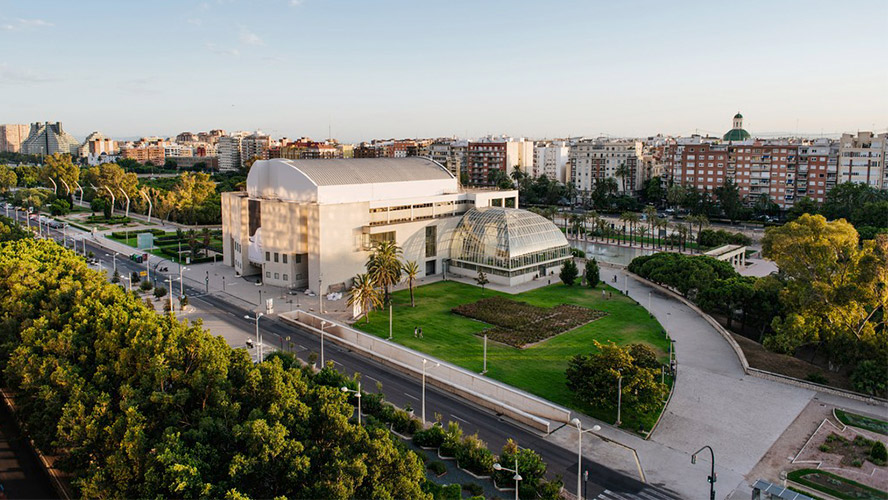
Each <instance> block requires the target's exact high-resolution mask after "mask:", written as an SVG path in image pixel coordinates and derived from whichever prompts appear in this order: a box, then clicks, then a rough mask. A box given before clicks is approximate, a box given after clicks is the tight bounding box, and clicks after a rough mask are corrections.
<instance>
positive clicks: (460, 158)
mask: <svg viewBox="0 0 888 500" xmlns="http://www.w3.org/2000/svg"><path fill="white" fill-rule="evenodd" d="M468 145H469V143H468V141H463V140H460V141H450V142H435V143H433V144H431V145H429V146H428V156H429V158H431V159H432V160H434V161H436V162H438V163H440V164H441V165H444V166H445V167H447V170H448V171H450V173H451V174H453V175H454V176H456V178H457V179H459V177H460V174H462V173H463V172H465V171H466V151H467V150H468Z"/></svg>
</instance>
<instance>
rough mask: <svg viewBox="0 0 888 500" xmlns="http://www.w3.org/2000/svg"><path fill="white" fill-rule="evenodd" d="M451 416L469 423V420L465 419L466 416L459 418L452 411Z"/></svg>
mask: <svg viewBox="0 0 888 500" xmlns="http://www.w3.org/2000/svg"><path fill="white" fill-rule="evenodd" d="M450 416H451V417H453V418H455V419H457V420H459V421H460V422H463V423H466V424H468V423H469V421H468V420H466V419H464V418H459V417H457V416H456V415H454V414H453V413H451V414H450Z"/></svg>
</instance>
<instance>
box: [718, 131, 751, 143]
mask: <svg viewBox="0 0 888 500" xmlns="http://www.w3.org/2000/svg"><path fill="white" fill-rule="evenodd" d="M750 137H752V136H751V135H749V132H747V131H746V130H744V129H742V128H732V129H731V130H729V131H728V133H727V134H725V136H724V137H723V139H724V140H726V141H745V140H747V139H749V138H750Z"/></svg>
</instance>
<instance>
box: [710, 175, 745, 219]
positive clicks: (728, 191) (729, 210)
mask: <svg viewBox="0 0 888 500" xmlns="http://www.w3.org/2000/svg"><path fill="white" fill-rule="evenodd" d="M715 196H716V198H718V204H719V206H721V210H722V212H724V214H725V217H727V218H728V219H730V220H731V224H733V223H734V222H736V221H737V219H738V218H739V217H740V215H741V214H742V213H743V200H742V199H741V198H740V188H738V187H737V184H735V183H734V181H733V180H732V179H731V178H725V181H724V183H723V184H722V185H721V186H719V187H717V188H716V189H715Z"/></svg>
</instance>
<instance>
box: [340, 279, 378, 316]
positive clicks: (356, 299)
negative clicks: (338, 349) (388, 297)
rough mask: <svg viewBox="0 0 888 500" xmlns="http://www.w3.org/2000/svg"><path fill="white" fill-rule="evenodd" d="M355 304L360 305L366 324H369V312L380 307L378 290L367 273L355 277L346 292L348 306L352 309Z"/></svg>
mask: <svg viewBox="0 0 888 500" xmlns="http://www.w3.org/2000/svg"><path fill="white" fill-rule="evenodd" d="M355 304H360V306H361V311H362V312H363V313H364V317H365V318H366V319H367V323H369V322H370V310H371V309H373V308H374V307H379V306H381V305H382V302H381V301H380V300H379V290H377V289H376V285H375V284H374V282H373V279H372V278H371V277H370V275H369V274H367V273H362V274H359V275H357V276H355V280H354V284H352V287H351V289H349V291H348V305H350V306H352V307H354V305H355Z"/></svg>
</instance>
